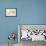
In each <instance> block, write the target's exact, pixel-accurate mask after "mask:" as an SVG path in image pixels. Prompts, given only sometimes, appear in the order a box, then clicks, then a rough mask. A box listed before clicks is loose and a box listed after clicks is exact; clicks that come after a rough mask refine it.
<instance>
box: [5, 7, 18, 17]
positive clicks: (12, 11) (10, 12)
mask: <svg viewBox="0 0 46 46" xmlns="http://www.w3.org/2000/svg"><path fill="white" fill-rule="evenodd" d="M5 16H7V17H16V16H17V8H5Z"/></svg>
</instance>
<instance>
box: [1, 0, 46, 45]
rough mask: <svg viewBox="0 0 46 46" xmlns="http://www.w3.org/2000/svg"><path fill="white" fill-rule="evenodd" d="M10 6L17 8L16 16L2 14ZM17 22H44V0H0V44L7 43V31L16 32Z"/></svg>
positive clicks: (45, 7)
mask: <svg viewBox="0 0 46 46" xmlns="http://www.w3.org/2000/svg"><path fill="white" fill-rule="evenodd" d="M11 7H12V8H17V16H16V17H6V16H5V15H4V12H3V11H4V10H5V8H11ZM17 24H46V0H6V1H4V2H0V44H7V43H8V39H7V36H8V34H9V32H16V33H17V32H18V30H17ZM16 43H17V39H16Z"/></svg>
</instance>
